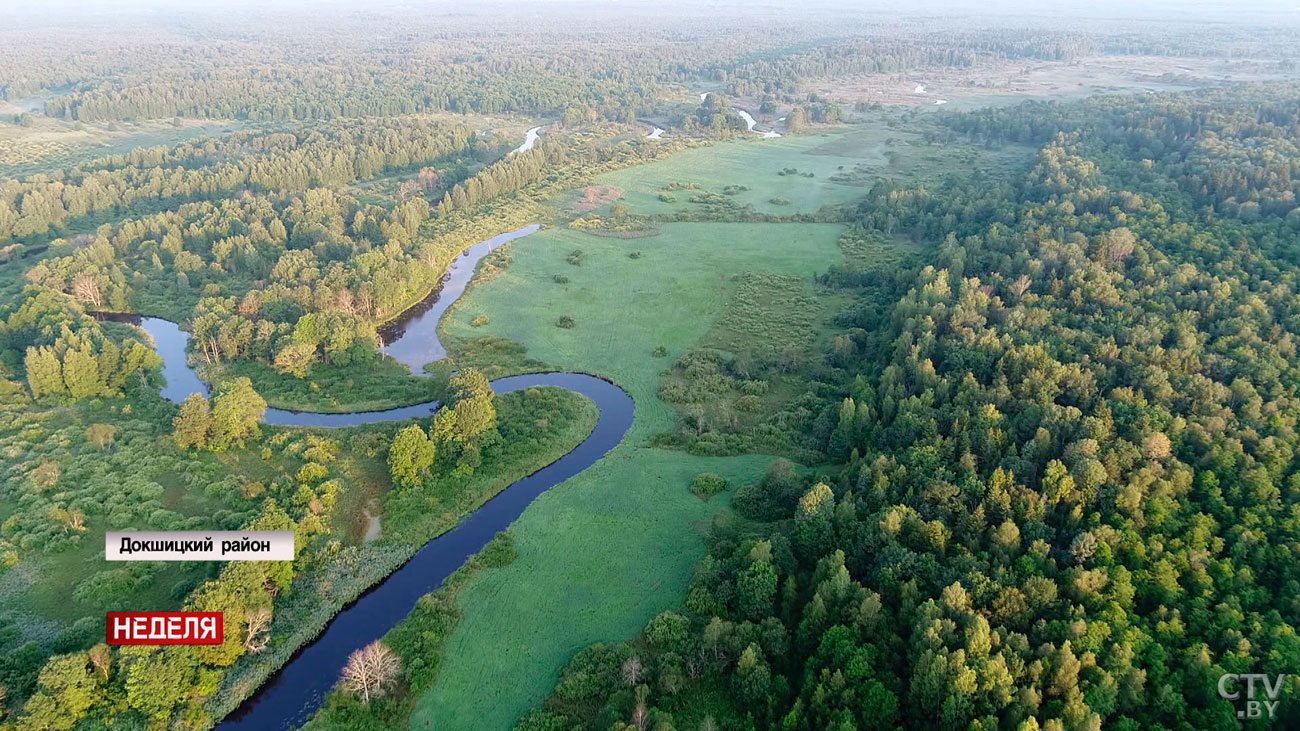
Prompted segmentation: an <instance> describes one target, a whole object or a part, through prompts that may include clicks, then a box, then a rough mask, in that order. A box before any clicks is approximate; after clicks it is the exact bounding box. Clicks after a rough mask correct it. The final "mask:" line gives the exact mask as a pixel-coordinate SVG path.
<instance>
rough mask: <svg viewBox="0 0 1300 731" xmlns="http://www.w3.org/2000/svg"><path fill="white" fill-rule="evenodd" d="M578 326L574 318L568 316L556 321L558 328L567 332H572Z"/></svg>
mask: <svg viewBox="0 0 1300 731" xmlns="http://www.w3.org/2000/svg"><path fill="white" fill-rule="evenodd" d="M577 324H578V323H576V322H574V321H573V318H572V317H569V316H568V315H560V319H558V320H556V321H555V326H556V327H562V328H564V329H565V330H572V329H573V327H574V326H575V325H577Z"/></svg>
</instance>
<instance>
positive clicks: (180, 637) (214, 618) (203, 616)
mask: <svg viewBox="0 0 1300 731" xmlns="http://www.w3.org/2000/svg"><path fill="white" fill-rule="evenodd" d="M224 619H225V616H224V615H223V614H222V613H221V612H109V613H108V639H107V640H105V641H106V642H108V644H110V645H220V644H221V643H222V642H224V641H225V639H226V633H225V621H224Z"/></svg>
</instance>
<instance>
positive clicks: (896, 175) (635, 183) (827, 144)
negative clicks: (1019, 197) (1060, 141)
mask: <svg viewBox="0 0 1300 731" xmlns="http://www.w3.org/2000/svg"><path fill="white" fill-rule="evenodd" d="M879 116H880V119H875V120H872V121H871V122H870V123H868V124H860V125H849V126H846V127H836V128H833V129H829V130H828V131H826V132H822V133H820V134H809V135H806V136H798V137H781V138H777V139H746V140H738V141H735V142H725V143H720V144H716V145H711V146H709V147H701V148H696V149H693V150H686V151H684V152H680V153H677V154H676V155H673V156H672V157H671V158H669V159H667V160H664V161H661V162H657V163H655V164H653V165H648V166H644V167H636V168H628V169H625V170H617V171H614V172H611V173H606V174H604V175H601V176H598V177H597V178H596V182H597V183H600V184H604V185H613V186H617V187H619V188H622V189H623V190H624V191H625V192H624V194H623V197H622V198H621V199H620V201H621V202H622V203H624V204H626V205H627V206H628V208H629V209H630V210H631V211H632V212H633V213H643V214H669V215H674V214H676V215H688V216H689V215H692V214H693V213H695V212H696V211H698V210H699V209H700V205H699V204H698V203H694V202H692V201H691V199H692V198H693V197H696V196H699V195H700V194H702V193H713V194H721V195H725V196H726V197H727V198H728V199H730V200H732V201H734V202H735V203H737V204H739V205H742V206H743V205H746V204H748V205H752V206H753V207H754V210H756V211H758V212H760V213H770V214H777V215H786V214H794V213H812V212H814V211H816V210H817V209H818V208H820V207H822V206H825V205H834V204H838V203H846V202H849V201H853V200H857V199H859V198H861V197H863V196H864V195H866V188H865V187H864V186H869V185H870V184H872V183H874V182H875V181H876V180H878V179H886V180H888V179H896V180H899V181H905V180H907V181H914V180H927V179H938V178H940V177H942V176H943V175H945V174H948V173H952V172H957V171H962V172H965V171H969V170H971V169H973V168H976V167H983V168H987V169H995V168H1002V167H1005V166H1007V165H1009V164H1016V163H1019V162H1020V161H1022V160H1025V159H1027V158H1028V156H1029V154H1030V151H1029V150H1028V149H1024V148H1019V147H1015V146H1006V147H1003V148H1001V149H998V150H985V149H983V148H980V147H977V146H974V145H968V144H965V143H958V144H949V145H942V144H932V143H930V142H927V141H926V140H925V139H924V138H923V137H922V134H921V130H922V129H923V125H924V124H928V122H925V121H922V122H909V121H907V120H903V119H898V118H895V117H892V116H886V115H879ZM855 169H856V170H858V171H859V173H860V174H858V175H854V174H853V173H854V171H855ZM783 173H784V174H783ZM846 177H852V181H851V182H837V180H840V181H843V180H844V178H846ZM674 184H676V185H674ZM692 184H693V185H694V186H695V187H694V188H690V187H683V186H689V185H692ZM606 208H607V207H606Z"/></svg>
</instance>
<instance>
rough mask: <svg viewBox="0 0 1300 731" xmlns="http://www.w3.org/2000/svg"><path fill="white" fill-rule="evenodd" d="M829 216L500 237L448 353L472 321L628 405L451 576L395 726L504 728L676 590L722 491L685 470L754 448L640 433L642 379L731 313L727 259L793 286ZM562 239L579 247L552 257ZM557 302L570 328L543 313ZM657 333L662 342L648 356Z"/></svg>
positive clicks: (746, 466) (563, 247) (819, 254)
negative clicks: (470, 572)
mask: <svg viewBox="0 0 1300 731" xmlns="http://www.w3.org/2000/svg"><path fill="white" fill-rule="evenodd" d="M674 159H675V158H674ZM670 162H671V161H670ZM657 167H659V166H658V165H655V166H652V167H651V168H647V170H650V169H654V168H657ZM840 231H841V227H840V226H839V225H834V224H770V223H769V224H739V223H671V224H666V225H664V226H663V227H662V230H661V232H660V233H659V234H658V235H657V236H652V237H647V238H638V239H618V238H606V237H599V236H594V235H591V234H586V233H581V232H576V231H572V230H567V229H548V230H545V231H542V232H539V233H537V234H534V235H533V236H529V237H527V238H525V239H521V240H520V241H518V242H516V243H515V244H514V245H513V246H514V251H513V257H514V262H513V263H512V264H511V265H510V267H509V268H508V269H506V270H505V271H503V272H501V273H499V274H497V275H496V276H495V277H494V278H493V279H491V280H490V281H488V282H486V283H482V284H477V285H475V286H473V288H472V289H471V290H470V292H469V293H468V294H467V295H466V297H465V298H464V299H463V300H462V301H461V303H460V304H459V305H458V306H457V308H456V309H454V310H453V311H452V313H451V314H450V315H449V316H448V318H447V319H445V320H444V321H443V325H444V329H445V331H446V334H447V336H448V338H447V342H448V343H449V344H450V345H451V346H452V351H453V353H457V352H462V353H463V352H470V351H473V352H476V353H477V352H479V350H478V349H475V348H473V347H471V346H472V344H473V343H472V341H471V340H470V339H472V338H483V337H484V336H494V337H498V338H505V339H508V340H510V341H514V342H517V343H521V344H523V345H525V346H526V347H527V349H528V350H527V356H528V358H531V359H533V360H534V367H535V366H536V362H540V363H544V364H545V365H546V366H547V367H550V368H557V369H564V370H576V371H585V372H589V373H594V374H598V375H601V376H605V377H608V378H610V379H611V380H613V381H614V382H615V383H618V384H619V385H620V386H622V387H623V388H625V389H626V390H627V391H628V392H629V393H630V394H631V395H632V397H633V399H634V400H635V401H636V409H637V411H636V418H635V421H634V423H633V426H632V429H631V431H630V433H629V434H628V436H627V438H626V439H625V440H624V442H623V444H622V445H620V446H619V447H618V448H617V449H615V450H614V451H613V452H611V453H610V454H609V455H608V456H606V457H605V458H604V459H602V460H601V461H600V462H598V463H597V464H596V465H594V466H593V467H591V468H589V469H588V470H586V471H585V472H583V473H582V474H580V475H578V476H577V477H574V478H573V479H571V480H569V481H568V482H566V483H564V484H562V485H559V486H557V487H555V488H554V489H552V490H550V491H549V492H547V493H546V494H544V495H543V496H542V497H540V498H539V499H538V500H537V501H536V502H535V503H534V504H533V505H532V506H530V507H529V508H528V510H527V511H526V512H525V513H524V515H523V516H522V517H521V518H520V519H519V521H518V522H516V523H515V524H514V525H513V526H512V527H511V529H510V530H511V533H512V534H513V536H514V543H515V546H516V548H517V550H518V558H516V559H515V560H514V561H513V562H512V563H510V564H508V565H506V566H504V567H501V568H493V569H485V570H483V571H481V572H479V573H478V574H476V575H475V576H474V577H473V578H471V579H470V580H469V582H468V583H467V584H466V586H465V587H464V588H463V589H462V590H461V592H460V594H459V596H458V603H459V605H460V608H461V610H462V611H463V619H462V620H461V622H460V624H459V625H458V626H457V627H456V629H455V630H454V631H453V633H452V636H451V638H450V639H449V641H448V643H447V646H446V650H445V653H444V660H443V664H442V666H441V669H440V672H439V676H438V679H437V681H436V682H435V683H434V685H433V687H432V688H431V689H430V691H429V692H428V693H426V694H425V695H424V696H423V697H422V698H421V699H420V700H419V702H418V705H417V707H416V710H415V713H414V715H413V717H412V721H411V728H413V729H422V728H426V726H425V723H426V722H428V723H431V724H433V726H436V727H437V728H439V729H503V728H509V727H510V726H511V725H512V724H513V723H514V721H515V719H517V718H518V717H519V716H520V715H521V714H522V713H524V712H525V711H526V710H527V709H528V708H529V707H530V706H532V705H533V704H535V703H537V702H539V701H540V700H541V699H543V698H544V697H545V696H546V694H547V693H548V692H549V690H550V689H551V688H552V687H553V685H554V683H555V680H556V678H557V677H558V674H559V672H560V670H561V668H562V667H563V666H564V665H565V663H567V662H568V660H569V658H570V657H571V656H572V655H573V653H574V652H575V651H577V650H579V649H581V648H583V647H585V646H587V645H589V644H591V643H594V642H600V641H611V640H619V639H624V638H628V637H631V636H633V635H634V634H635V633H636V632H637V631H638V630H639V629H640V628H641V627H642V626H643V625H644V623H645V622H646V621H648V620H649V619H650V618H651V617H653V616H654V615H655V614H656V613H658V612H660V611H662V610H664V609H667V608H669V607H670V606H672V605H674V603H675V602H677V601H678V600H680V598H681V595H682V592H683V591H684V588H685V585H686V582H687V580H688V578H689V576H690V571H691V567H692V565H693V564H694V563H695V562H696V561H697V560H698V559H699V557H700V556H701V555H702V553H703V546H704V544H703V535H704V531H705V529H706V528H707V524H708V521H709V519H710V517H711V516H712V515H713V514H714V513H715V512H717V511H718V510H721V509H723V508H724V507H725V506H726V504H727V500H728V497H727V496H726V495H719V496H716V497H714V498H713V499H712V500H710V501H702V500H700V499H699V498H696V497H695V496H694V495H692V494H691V492H690V489H689V486H690V482H691V478H693V477H694V476H695V475H696V474H698V473H700V472H716V473H718V474H721V475H723V476H724V477H726V478H727V480H728V484H729V486H732V487H734V486H735V485H738V484H744V483H746V482H748V481H751V480H753V479H755V478H756V477H757V476H758V474H759V473H760V472H761V471H762V469H763V468H764V467H765V466H766V465H767V464H768V462H769V461H770V459H771V458H770V457H768V456H763V455H747V456H742V457H696V456H692V455H689V454H687V453H685V452H681V451H673V450H665V449H658V448H652V447H649V446H647V445H648V441H649V439H650V437H651V436H652V435H654V434H656V433H658V432H661V431H664V430H666V429H669V428H671V427H672V425H673V423H674V420H675V415H674V413H673V411H672V409H671V408H670V407H669V406H668V405H667V404H665V403H663V402H662V401H661V400H660V399H659V397H658V395H657V390H658V386H659V383H660V380H661V377H662V374H663V372H664V371H665V369H667V368H668V367H669V366H670V365H671V364H672V362H673V360H674V359H676V358H677V357H678V356H680V355H681V354H682V353H683V352H684V351H685V350H686V349H687V348H689V347H691V346H692V345H695V344H698V343H700V342H701V341H706V340H709V339H711V337H712V336H711V330H712V329H713V328H714V327H715V326H716V325H717V324H718V323H719V322H722V321H724V318H728V317H735V316H736V315H735V313H736V312H745V311H748V310H747V309H746V308H739V309H738V308H736V307H735V306H733V305H734V304H735V303H734V299H735V297H736V296H737V295H738V293H739V292H740V291H741V287H740V286H739V285H738V278H740V277H741V275H743V274H746V273H751V272H754V273H768V274H775V275H783V276H785V277H789V278H790V279H791V281H801V282H803V283H804V285H803V286H804V287H805V288H806V290H807V293H808V294H809V295H811V294H812V292H813V284H812V275H813V274H814V273H816V272H820V271H824V270H825V269H826V268H827V267H828V266H830V265H831V264H833V263H836V262H838V261H840V260H841V254H840V251H839V248H838V247H837V239H838V237H839V234H840ZM577 250H581V256H580V257H578V258H579V260H580V262H581V263H580V264H573V263H570V259H572V258H575V257H573V254H574V252H575V251H577ZM633 252H640V254H639V256H637V257H636V258H633V257H632V256H629V254H632V253H633ZM556 275H560V276H561V277H563V278H564V279H567V282H565V283H557V281H556ZM796 278H797V280H796ZM562 316H564V317H569V318H571V319H572V322H573V327H571V328H564V327H559V326H558V325H557V323H558V321H559V318H560V317H562ZM483 317H486V320H487V324H482V318H483ZM476 320H477V321H478V322H479V325H478V326H477V327H475V326H473V325H472V324H471V323H473V322H475V321H476ZM814 326H815V327H824V323H823V322H816V323H814ZM659 347H663V348H664V349H665V350H666V351H667V353H666V355H665V356H663V357H655V355H654V350H655V349H656V348H659ZM487 352H489V353H490V352H491V351H490V350H488V351H487ZM462 364H464V361H462ZM478 365H490V363H478ZM488 689H490V690H488Z"/></svg>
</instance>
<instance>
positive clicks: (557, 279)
mask: <svg viewBox="0 0 1300 731" xmlns="http://www.w3.org/2000/svg"><path fill="white" fill-rule="evenodd" d="M551 281H552V282H555V283H556V284H568V283H569V278H568V277H566V276H564V275H563V274H556V275H555V276H553V277H551Z"/></svg>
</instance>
